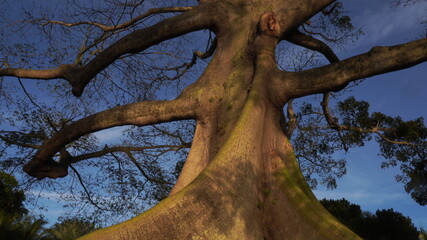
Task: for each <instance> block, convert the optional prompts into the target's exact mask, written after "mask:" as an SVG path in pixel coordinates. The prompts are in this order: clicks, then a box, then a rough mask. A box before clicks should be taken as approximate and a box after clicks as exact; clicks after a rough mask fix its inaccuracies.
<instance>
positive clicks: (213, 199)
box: [83, 82, 359, 239]
mask: <svg viewBox="0 0 427 240" xmlns="http://www.w3.org/2000/svg"><path fill="white" fill-rule="evenodd" d="M255 84H257V83H256V82H254V85H255ZM260 87H262V86H260ZM255 89H257V87H256V86H254V88H253V89H252V90H251V93H250V94H249V96H248V100H247V101H246V103H245V106H244V108H243V110H242V112H241V114H240V117H239V120H238V122H237V123H236V124H235V127H234V128H233V130H232V132H231V134H230V136H229V138H228V139H227V141H226V142H225V144H224V145H223V146H222V148H221V150H220V151H219V152H218V153H217V154H216V156H215V158H214V159H213V160H212V162H211V163H210V164H209V165H208V167H207V168H206V169H205V170H204V171H203V172H202V173H201V174H200V175H199V176H198V177H197V178H196V179H195V180H194V181H193V182H192V183H191V184H189V185H188V186H187V187H185V188H184V189H183V190H181V191H179V192H178V193H176V194H174V195H173V196H171V197H169V198H167V199H166V200H164V201H162V202H161V203H160V204H158V205H157V206H155V207H154V208H152V209H150V210H149V211H147V212H145V213H143V214H141V215H140V216H138V217H136V218H134V219H131V220H129V221H127V222H124V223H121V224H119V225H116V226H113V227H110V228H107V229H103V230H100V231H97V232H95V233H92V234H89V235H88V236H86V237H84V238H83V239H359V238H358V237H357V236H356V235H355V234H354V233H352V232H351V231H350V230H348V229H347V228H346V227H344V226H343V225H341V224H340V223H339V222H338V221H337V220H336V219H334V218H333V217H332V216H331V215H330V214H329V213H328V212H327V211H326V210H325V209H324V208H323V207H322V206H321V205H320V203H319V202H318V201H317V200H316V198H315V197H314V195H313V194H312V192H311V191H310V189H309V187H308V186H307V184H306V183H305V181H304V179H303V176H302V174H301V172H300V169H299V166H298V163H297V161H296V159H295V156H294V155H293V150H292V146H291V145H290V143H289V142H288V140H287V139H286V137H285V136H284V134H283V133H282V131H281V129H280V126H279V118H280V109H277V108H275V107H274V106H273V105H272V104H271V103H270V102H269V101H268V100H267V99H266V97H265V93H262V88H261V89H258V90H255Z"/></svg>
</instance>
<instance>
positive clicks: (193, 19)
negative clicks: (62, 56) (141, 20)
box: [0, 4, 220, 96]
mask: <svg viewBox="0 0 427 240" xmlns="http://www.w3.org/2000/svg"><path fill="white" fill-rule="evenodd" d="M219 15H220V11H219V10H218V7H217V4H204V5H201V6H197V7H194V8H192V10H189V11H187V12H184V13H183V14H180V15H177V16H174V17H171V18H168V19H165V20H163V21H160V22H159V23H157V24H154V25H153V26H151V27H147V28H144V29H140V30H136V31H134V32H132V33H130V34H128V35H126V36H124V37H123V38H121V39H119V40H118V41H117V42H115V43H113V44H112V45H111V46H109V47H108V48H107V49H105V50H104V51H103V52H101V53H99V54H98V55H97V56H95V58H94V59H92V60H91V61H90V62H89V63H88V64H86V65H85V66H83V67H77V66H76V65H71V64H65V65H61V66H59V67H58V68H55V69H49V70H34V69H17V68H5V69H0V76H16V77H22V78H35V79H54V78H63V79H65V80H67V81H68V82H69V83H70V84H71V86H72V87H73V90H72V92H73V94H74V95H75V96H81V94H82V93H83V90H84V88H85V86H86V85H87V84H88V83H89V81H90V80H91V79H92V78H93V77H94V76H95V75H96V74H98V73H99V72H100V71H102V70H103V69H104V68H106V67H107V66H109V65H110V64H111V63H113V62H114V61H115V60H116V59H118V58H119V57H120V56H122V55H124V54H127V53H137V52H141V51H143V50H145V49H147V48H149V47H151V46H153V45H156V44H158V43H161V42H163V41H165V40H168V39H172V38H175V37H178V36H181V35H183V34H186V33H189V32H194V31H197V30H201V29H214V28H215V21H216V17H217V16H219Z"/></svg>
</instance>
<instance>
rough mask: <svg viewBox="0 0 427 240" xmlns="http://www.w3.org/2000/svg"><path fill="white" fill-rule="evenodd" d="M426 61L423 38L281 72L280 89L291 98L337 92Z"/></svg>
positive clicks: (426, 55) (426, 43)
mask: <svg viewBox="0 0 427 240" xmlns="http://www.w3.org/2000/svg"><path fill="white" fill-rule="evenodd" d="M425 61H427V38H424V39H421V40H416V41H413V42H409V43H405V44H401V45H395V46H391V47H374V48H372V50H371V51H369V52H367V53H364V54H361V55H358V56H355V57H352V58H348V59H346V60H343V61H340V62H337V63H333V64H330V65H327V66H323V67H318V68H314V69H310V70H306V71H301V72H298V73H287V72H281V73H280V75H281V76H280V77H281V78H282V79H285V81H284V84H283V85H284V86H283V87H284V89H283V92H284V91H285V89H286V92H288V93H289V94H290V95H289V97H290V98H291V99H293V98H299V97H303V96H307V95H312V94H318V93H326V92H330V91H339V90H341V89H343V88H344V87H345V86H347V84H348V83H350V82H352V81H355V80H358V79H361V78H366V77H371V76H375V75H379V74H382V73H387V72H392V71H397V70H401V69H405V68H409V67H412V66H414V65H416V64H419V63H422V62H425Z"/></svg>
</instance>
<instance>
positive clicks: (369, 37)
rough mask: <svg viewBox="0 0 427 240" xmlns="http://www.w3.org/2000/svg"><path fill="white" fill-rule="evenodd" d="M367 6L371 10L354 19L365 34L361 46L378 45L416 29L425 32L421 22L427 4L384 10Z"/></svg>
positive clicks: (393, 7)
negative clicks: (394, 36) (379, 42)
mask: <svg viewBox="0 0 427 240" xmlns="http://www.w3.org/2000/svg"><path fill="white" fill-rule="evenodd" d="M366 6H370V8H369V9H366V10H364V11H363V13H362V14H361V15H357V16H354V17H353V21H354V23H355V25H356V26H359V27H362V29H363V31H364V33H365V36H364V37H362V38H361V41H360V44H372V43H377V42H378V41H380V40H384V39H387V38H389V37H391V36H393V35H396V34H402V33H407V32H409V31H411V30H414V29H420V30H423V25H421V24H420V22H421V20H422V19H423V17H425V13H426V9H427V2H421V3H419V4H416V5H409V6H407V7H395V6H393V5H392V4H390V5H388V6H387V7H383V8H378V7H377V5H369V4H368V5H366ZM415 32H417V31H415ZM407 37H408V40H411V38H415V37H417V36H409V35H408V36H407Z"/></svg>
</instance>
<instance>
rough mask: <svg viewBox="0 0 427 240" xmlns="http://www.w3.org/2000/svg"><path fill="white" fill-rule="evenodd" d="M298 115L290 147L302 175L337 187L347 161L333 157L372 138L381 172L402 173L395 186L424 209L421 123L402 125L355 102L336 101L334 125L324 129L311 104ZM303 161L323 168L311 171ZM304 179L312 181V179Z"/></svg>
mask: <svg viewBox="0 0 427 240" xmlns="http://www.w3.org/2000/svg"><path fill="white" fill-rule="evenodd" d="M300 110H301V113H299V114H297V118H298V122H299V125H298V129H299V131H297V134H296V137H295V139H294V140H293V141H294V143H295V144H294V146H295V151H296V153H297V155H298V156H299V158H300V160H302V162H301V165H302V168H303V169H306V172H311V173H315V174H317V175H319V176H320V177H321V178H322V179H323V181H326V182H327V183H328V184H327V186H329V187H330V188H333V187H335V186H336V184H335V178H339V177H341V176H343V174H345V171H346V170H345V161H343V160H337V159H335V158H333V157H332V156H333V154H334V153H336V152H337V151H348V149H350V148H354V147H361V146H364V143H365V142H366V141H369V140H371V139H372V135H374V136H376V137H375V140H376V141H377V142H378V144H379V146H380V154H381V156H383V157H384V158H385V160H384V161H383V163H382V165H381V166H382V167H383V168H386V167H392V166H399V167H400V169H401V170H402V173H401V174H400V175H398V176H396V180H397V181H400V182H403V183H404V184H405V190H406V191H407V192H408V193H409V194H410V195H411V197H412V198H413V199H414V200H415V201H416V202H417V203H419V204H420V205H426V203H427V192H426V191H427V188H426V186H427V175H426V174H427V168H426V167H427V162H426V160H427V128H426V126H425V125H424V119H423V118H418V119H415V120H409V121H404V120H403V119H402V118H401V117H399V116H397V117H391V116H387V115H385V114H383V113H380V112H372V113H371V112H370V111H369V103H368V102H366V101H358V100H356V99H355V98H354V97H349V98H347V99H345V100H343V101H338V102H337V103H336V107H335V108H334V110H330V111H331V114H333V116H334V121H336V124H335V125H331V124H328V123H327V121H326V120H325V119H324V117H323V115H322V114H319V112H321V111H322V110H321V109H320V108H316V107H314V106H313V105H312V104H309V103H303V104H302V106H301V107H300ZM307 161H309V162H314V163H316V164H317V165H319V166H321V167H322V168H314V169H313V168H310V165H307V163H306V162H307ZM319 169H320V170H319ZM322 169H323V170H322ZM307 178H308V179H310V175H308V176H307ZM309 183H311V184H312V186H313V187H315V185H316V184H317V182H316V181H314V180H312V181H309Z"/></svg>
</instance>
